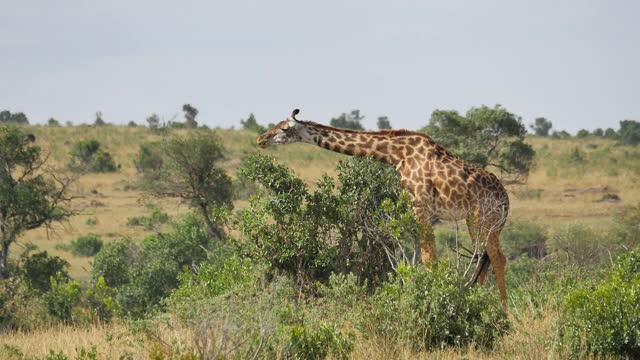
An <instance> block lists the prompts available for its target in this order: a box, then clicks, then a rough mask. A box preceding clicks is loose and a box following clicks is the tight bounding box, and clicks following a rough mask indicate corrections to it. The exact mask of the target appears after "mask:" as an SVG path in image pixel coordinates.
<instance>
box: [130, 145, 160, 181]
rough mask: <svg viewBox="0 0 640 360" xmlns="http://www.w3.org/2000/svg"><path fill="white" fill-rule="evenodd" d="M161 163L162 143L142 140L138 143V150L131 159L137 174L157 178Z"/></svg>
mask: <svg viewBox="0 0 640 360" xmlns="http://www.w3.org/2000/svg"><path fill="white" fill-rule="evenodd" d="M163 164H164V159H163V156H162V143H160V142H144V143H142V144H140V150H139V151H138V154H137V155H136V158H135V159H134V160H133V165H134V166H135V168H136V171H137V172H138V174H142V175H143V176H144V177H145V178H146V179H153V180H157V176H158V175H159V172H160V170H162V165H163Z"/></svg>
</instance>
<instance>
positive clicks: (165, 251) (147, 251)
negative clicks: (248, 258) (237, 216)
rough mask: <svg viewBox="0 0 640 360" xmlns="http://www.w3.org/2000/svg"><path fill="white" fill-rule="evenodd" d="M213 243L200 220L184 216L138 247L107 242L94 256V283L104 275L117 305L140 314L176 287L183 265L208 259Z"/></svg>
mask: <svg viewBox="0 0 640 360" xmlns="http://www.w3.org/2000/svg"><path fill="white" fill-rule="evenodd" d="M213 244H217V242H213V241H212V238H210V237H209V235H208V234H207V231H206V228H205V226H204V224H203V221H202V220H201V219H200V218H199V217H197V216H187V217H185V218H184V219H183V220H182V221H180V222H178V223H176V224H174V227H173V229H172V231H171V232H168V233H156V234H153V235H150V236H148V237H147V238H145V239H144V240H143V241H142V244H141V246H140V247H138V246H136V245H134V244H132V243H131V242H128V241H114V242H111V243H107V244H106V245H105V246H104V247H103V249H102V250H101V251H100V252H99V253H98V254H97V255H96V257H95V260H94V264H93V270H92V279H93V283H94V284H97V282H98V281H99V279H100V278H103V279H104V282H105V285H106V286H107V287H109V288H115V289H116V290H117V294H116V295H115V297H116V303H117V304H118V306H122V309H124V310H125V311H126V314H127V315H129V316H132V317H135V318H138V317H142V316H143V315H145V313H146V312H148V311H149V310H151V309H153V308H155V307H156V306H157V305H159V304H160V301H161V300H162V299H163V298H165V297H167V296H168V295H169V294H170V293H171V292H172V291H173V290H174V289H175V288H177V287H178V284H179V281H178V277H179V274H180V273H181V272H182V269H183V268H184V267H193V266H196V265H198V264H200V263H201V262H203V261H204V260H206V259H207V258H208V254H209V253H208V252H209V250H214V249H212V245H213ZM215 251H216V252H224V251H223V250H222V249H221V248H216V249H215Z"/></svg>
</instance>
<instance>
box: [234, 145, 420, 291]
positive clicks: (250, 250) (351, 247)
mask: <svg viewBox="0 0 640 360" xmlns="http://www.w3.org/2000/svg"><path fill="white" fill-rule="evenodd" d="M337 171H338V179H339V181H340V183H339V184H340V185H339V186H336V185H335V181H334V179H332V178H330V177H328V176H324V177H323V178H322V179H321V180H320V181H319V182H318V186H317V190H315V191H314V192H310V191H309V190H308V189H307V187H306V185H305V184H304V182H303V181H302V180H301V179H300V178H298V177H296V176H295V175H294V174H293V173H292V172H291V170H289V169H288V168H286V167H285V166H283V165H279V164H276V163H275V162H274V161H273V159H272V158H270V157H267V156H264V155H254V156H250V157H248V158H247V159H246V160H245V162H244V164H243V166H242V167H241V169H240V172H239V176H240V177H241V178H244V179H246V180H250V181H256V182H258V183H260V184H261V185H262V186H263V187H264V188H266V190H267V191H263V192H262V193H261V194H260V196H255V197H253V198H252V199H251V201H250V206H249V208H248V209H246V210H245V211H243V212H242V213H241V215H240V220H239V229H240V231H241V232H242V233H243V234H244V235H245V236H246V237H247V238H248V241H247V242H245V243H243V246H242V250H243V252H244V253H245V254H246V255H248V256H250V257H251V258H253V259H254V260H256V261H258V262H265V263H266V264H268V265H269V266H270V267H271V268H273V269H276V270H280V271H285V272H287V273H289V274H293V275H295V276H296V277H297V278H307V279H312V280H326V279H327V278H328V277H329V275H330V274H331V273H332V272H337V273H349V272H353V273H354V274H357V275H358V276H359V277H360V278H361V279H363V280H365V279H366V280H368V281H369V284H371V285H374V284H375V283H379V282H381V281H383V280H384V279H385V278H386V273H387V272H389V271H391V270H392V269H393V266H395V263H396V262H398V261H402V259H407V260H410V258H411V257H412V256H411V255H412V254H413V244H414V241H413V239H415V238H416V237H417V232H418V226H417V223H416V221H415V220H414V218H413V213H412V211H411V208H410V206H409V202H408V199H407V198H406V197H403V196H400V192H399V186H398V185H399V180H398V177H397V174H396V173H395V172H394V171H393V169H392V168H391V167H388V166H384V165H383V164H380V163H378V162H375V161H373V160H371V159H366V158H350V159H349V160H348V161H344V162H341V163H340V164H339V165H338V168H337ZM390 260H391V261H390Z"/></svg>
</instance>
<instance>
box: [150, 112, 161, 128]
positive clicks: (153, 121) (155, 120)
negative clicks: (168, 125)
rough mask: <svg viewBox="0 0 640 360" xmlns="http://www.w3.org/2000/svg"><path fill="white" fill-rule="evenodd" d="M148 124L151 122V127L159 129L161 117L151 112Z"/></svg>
mask: <svg viewBox="0 0 640 360" xmlns="http://www.w3.org/2000/svg"><path fill="white" fill-rule="evenodd" d="M147 124H149V129H151V130H157V129H158V127H159V126H160V117H159V116H158V114H151V116H149V117H148V118H147Z"/></svg>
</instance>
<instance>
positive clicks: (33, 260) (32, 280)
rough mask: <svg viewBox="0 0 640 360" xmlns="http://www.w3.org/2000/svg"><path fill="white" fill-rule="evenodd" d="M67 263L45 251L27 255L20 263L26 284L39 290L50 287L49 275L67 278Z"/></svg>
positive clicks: (43, 290)
mask: <svg viewBox="0 0 640 360" xmlns="http://www.w3.org/2000/svg"><path fill="white" fill-rule="evenodd" d="M68 266H69V263H68V262H67V261H66V260H64V259H62V258H60V257H58V256H49V254H48V253H47V252H46V251H42V252H38V253H35V254H33V255H28V256H27V257H26V258H25V259H24V260H23V263H22V269H21V270H22V276H23V278H24V281H25V283H26V285H27V286H28V287H29V288H31V289H34V290H37V291H39V292H43V293H44V292H47V291H49V289H51V281H50V279H51V277H53V276H58V277H59V278H66V279H68V278H69V275H68V274H67V271H66V268H67V267H68Z"/></svg>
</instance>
